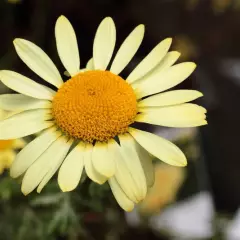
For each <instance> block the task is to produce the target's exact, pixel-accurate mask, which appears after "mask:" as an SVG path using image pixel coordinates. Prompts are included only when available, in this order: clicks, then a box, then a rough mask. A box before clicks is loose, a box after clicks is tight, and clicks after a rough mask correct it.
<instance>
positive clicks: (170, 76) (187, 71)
mask: <svg viewBox="0 0 240 240" xmlns="http://www.w3.org/2000/svg"><path fill="white" fill-rule="evenodd" d="M195 68H196V64H195V63H192V62H185V63H180V64H177V65H174V66H172V67H170V68H168V69H167V70H166V71H160V72H159V74H155V75H152V76H149V78H147V79H146V81H143V82H140V83H139V84H138V85H137V87H136V89H135V90H136V93H137V98H138V99H140V98H142V97H145V96H148V95H152V94H155V93H159V92H163V91H165V90H167V89H169V88H172V87H174V86H176V85H178V84H179V83H181V82H182V81H184V80H185V79H186V78H188V77H189V76H190V75H191V73H192V72H193V71H194V69H195Z"/></svg>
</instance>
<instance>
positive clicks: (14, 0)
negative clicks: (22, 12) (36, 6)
mask: <svg viewBox="0 0 240 240" xmlns="http://www.w3.org/2000/svg"><path fill="white" fill-rule="evenodd" d="M7 2H8V3H12V4H16V3H20V2H21V0H7Z"/></svg>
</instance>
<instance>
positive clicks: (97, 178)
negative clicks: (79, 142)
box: [84, 143, 107, 184]
mask: <svg viewBox="0 0 240 240" xmlns="http://www.w3.org/2000/svg"><path fill="white" fill-rule="evenodd" d="M92 152H93V145H92V144H90V143H89V144H88V143H87V144H86V146H85V151H84V167H85V170H86V173H87V175H88V177H89V178H90V179H91V180H92V181H94V182H96V183H98V184H103V183H105V182H106V181H107V178H106V177H105V176H103V175H101V174H100V173H98V172H97V171H96V170H95V168H94V167H93V163H92Z"/></svg>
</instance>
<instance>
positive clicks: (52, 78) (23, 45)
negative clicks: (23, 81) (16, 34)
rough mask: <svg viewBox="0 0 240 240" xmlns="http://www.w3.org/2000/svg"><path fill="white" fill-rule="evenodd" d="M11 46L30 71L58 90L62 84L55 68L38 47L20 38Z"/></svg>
mask: <svg viewBox="0 0 240 240" xmlns="http://www.w3.org/2000/svg"><path fill="white" fill-rule="evenodd" d="M13 44H14V47H15V49H16V52H17V54H18V56H19V57H20V58H21V59H22V61H23V62H24V63H25V64H26V65H27V66H28V67H29V68H30V69H31V70H32V71H34V72H35V73H36V74H37V75H39V76H40V77H41V78H42V79H44V80H45V81H47V82H49V83H51V84H52V85H54V86H56V87H58V88H59V87H60V86H61V85H62V84H63V81H62V78H61V75H60V73H59V71H58V70H57V68H56V66H55V65H54V63H53V62H52V60H51V59H50V58H49V57H48V55H47V54H46V53H45V52H44V51H43V50H42V49H41V48H40V47H38V46H37V45H35V44H34V43H32V42H30V41H27V40H25V39H20V38H16V39H15V40H14V41H13Z"/></svg>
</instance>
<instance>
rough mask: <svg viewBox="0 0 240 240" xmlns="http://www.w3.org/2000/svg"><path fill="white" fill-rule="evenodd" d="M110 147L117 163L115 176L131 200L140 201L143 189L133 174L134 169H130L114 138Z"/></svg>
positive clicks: (109, 144) (109, 143) (110, 142)
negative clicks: (140, 188)
mask: <svg viewBox="0 0 240 240" xmlns="http://www.w3.org/2000/svg"><path fill="white" fill-rule="evenodd" d="M108 149H109V152H110V154H112V157H113V158H114V160H115V163H116V172H115V175H114V177H115V178H116V180H117V182H118V184H119V185H120V187H121V188H122V190H123V192H124V193H125V194H126V195H127V197H128V198H129V199H130V200H131V201H133V202H135V203H138V202H139V201H140V200H139V199H141V195H142V192H141V190H140V191H139V187H138V184H137V182H135V179H134V178H133V176H132V171H131V169H130V170H129V168H128V165H127V164H126V160H125V159H124V158H123V157H122V155H121V149H120V146H119V145H118V143H116V141H115V140H113V139H112V140H110V141H109V142H108Z"/></svg>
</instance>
